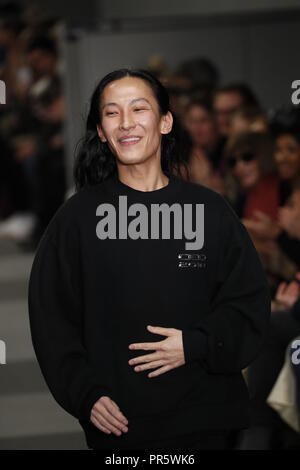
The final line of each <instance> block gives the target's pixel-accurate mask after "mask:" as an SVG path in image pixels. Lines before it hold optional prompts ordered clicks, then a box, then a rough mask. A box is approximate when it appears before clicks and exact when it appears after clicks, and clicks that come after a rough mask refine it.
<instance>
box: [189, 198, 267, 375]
mask: <svg viewBox="0 0 300 470" xmlns="http://www.w3.org/2000/svg"><path fill="white" fill-rule="evenodd" d="M223 202H224V203H225V204H224V203H223V208H222V214H221V225H220V228H219V233H220V238H219V240H220V244H219V261H218V267H217V272H216V279H215V288H214V291H213V293H212V296H211V299H210V311H209V312H208V314H207V315H205V316H202V318H200V319H199V321H198V322H197V325H196V326H195V327H194V328H186V329H184V330H183V332H182V339H183V348H184V354H185V361H186V363H188V362H191V361H195V360H196V361H200V362H201V363H202V366H203V367H204V368H205V369H207V371H209V372H210V373H215V374H227V373H229V374H230V373H237V372H239V371H241V370H242V369H244V368H245V367H247V366H248V365H249V364H250V363H251V362H252V361H253V360H254V359H255V357H256V356H257V355H258V353H259V351H260V348H261V346H262V344H263V341H264V338H265V333H266V331H267V328H268V325H269V319H270V313H271V295H270V289H269V285H268V281H267V278H266V275H265V273H264V270H263V267H262V264H261V261H260V259H259V256H258V254H257V252H256V249H255V247H254V245H253V242H252V240H251V238H250V236H249V234H248V232H247V229H246V227H245V226H244V225H243V224H242V223H241V221H240V220H239V218H238V217H237V215H236V213H235V212H234V211H233V209H232V208H231V207H230V205H229V203H228V202H227V201H226V200H225V199H223Z"/></svg>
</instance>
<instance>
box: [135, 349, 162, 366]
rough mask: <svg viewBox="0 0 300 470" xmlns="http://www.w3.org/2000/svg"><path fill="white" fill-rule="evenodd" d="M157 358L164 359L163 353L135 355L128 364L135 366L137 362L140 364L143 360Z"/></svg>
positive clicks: (148, 360)
mask: <svg viewBox="0 0 300 470" xmlns="http://www.w3.org/2000/svg"><path fill="white" fill-rule="evenodd" d="M155 359H156V360H158V359H162V358H161V353H157V352H155V353H151V354H146V355H145V354H144V355H143V356H138V357H134V358H132V359H130V360H129V361H128V364H129V365H131V366H133V365H135V364H140V363H141V362H150V361H154V360H155Z"/></svg>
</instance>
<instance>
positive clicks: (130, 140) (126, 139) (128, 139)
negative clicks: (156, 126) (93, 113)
mask: <svg viewBox="0 0 300 470" xmlns="http://www.w3.org/2000/svg"><path fill="white" fill-rule="evenodd" d="M141 139H142V137H135V136H132V137H124V138H123V139H120V140H119V142H120V144H121V145H135V144H137V143H138V142H139V141H140V140H141Z"/></svg>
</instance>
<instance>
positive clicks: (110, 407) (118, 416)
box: [106, 400, 128, 424]
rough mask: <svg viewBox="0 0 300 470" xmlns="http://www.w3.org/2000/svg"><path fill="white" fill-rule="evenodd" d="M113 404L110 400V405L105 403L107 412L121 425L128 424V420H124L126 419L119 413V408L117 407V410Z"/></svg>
mask: <svg viewBox="0 0 300 470" xmlns="http://www.w3.org/2000/svg"><path fill="white" fill-rule="evenodd" d="M115 405H116V404H115V402H114V401H113V400H111V403H107V407H106V408H107V409H108V411H109V412H110V413H111V414H112V415H113V416H114V417H115V418H116V419H118V420H119V421H121V423H123V424H128V420H127V419H126V417H125V416H124V415H123V413H122V412H121V411H120V408H119V407H118V406H117V408H116V407H115Z"/></svg>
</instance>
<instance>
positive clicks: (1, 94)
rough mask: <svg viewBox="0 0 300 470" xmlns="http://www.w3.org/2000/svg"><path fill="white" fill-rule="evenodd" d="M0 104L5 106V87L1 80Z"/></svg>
mask: <svg viewBox="0 0 300 470" xmlns="http://www.w3.org/2000/svg"><path fill="white" fill-rule="evenodd" d="M0 104H6V86H5V83H4V81H3V80H0Z"/></svg>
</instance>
